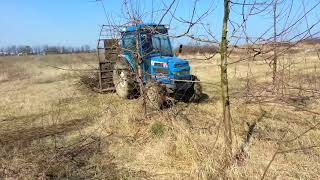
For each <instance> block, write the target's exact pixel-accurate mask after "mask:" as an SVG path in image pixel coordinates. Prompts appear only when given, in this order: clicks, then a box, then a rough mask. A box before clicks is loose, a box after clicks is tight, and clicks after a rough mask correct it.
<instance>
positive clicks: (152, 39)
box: [141, 33, 172, 56]
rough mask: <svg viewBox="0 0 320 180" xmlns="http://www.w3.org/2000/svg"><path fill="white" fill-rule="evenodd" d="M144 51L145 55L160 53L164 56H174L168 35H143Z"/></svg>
mask: <svg viewBox="0 0 320 180" xmlns="http://www.w3.org/2000/svg"><path fill="white" fill-rule="evenodd" d="M141 41H142V49H143V52H144V55H149V54H153V53H160V54H161V55H162V56H172V49H171V44H170V40H169V37H168V35H166V34H159V33H158V34H148V33H146V34H142V36H141Z"/></svg>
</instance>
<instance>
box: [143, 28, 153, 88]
mask: <svg viewBox="0 0 320 180" xmlns="http://www.w3.org/2000/svg"><path fill="white" fill-rule="evenodd" d="M141 48H142V61H143V70H144V72H145V81H146V82H149V81H150V80H151V57H150V52H151V51H152V44H151V36H150V34H146V33H142V34H141Z"/></svg>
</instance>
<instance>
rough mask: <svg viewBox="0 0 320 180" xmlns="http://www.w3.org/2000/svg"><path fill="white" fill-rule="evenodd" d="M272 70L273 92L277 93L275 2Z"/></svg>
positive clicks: (274, 11)
mask: <svg viewBox="0 0 320 180" xmlns="http://www.w3.org/2000/svg"><path fill="white" fill-rule="evenodd" d="M272 7H273V70H272V85H273V90H274V92H276V91H277V88H278V87H277V86H278V85H277V64H278V57H277V0H274V2H273V5H272Z"/></svg>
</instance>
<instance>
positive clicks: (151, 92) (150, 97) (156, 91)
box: [145, 82, 164, 110]
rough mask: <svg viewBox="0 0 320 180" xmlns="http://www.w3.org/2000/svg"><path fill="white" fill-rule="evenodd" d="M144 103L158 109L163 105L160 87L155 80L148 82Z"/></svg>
mask: <svg viewBox="0 0 320 180" xmlns="http://www.w3.org/2000/svg"><path fill="white" fill-rule="evenodd" d="M145 90H146V105H147V106H148V107H150V108H152V109H157V110H160V109H161V107H162V105H163V103H164V102H163V101H164V98H163V95H162V94H161V92H160V91H161V89H160V87H159V85H158V84H157V83H156V82H149V83H148V84H147V85H146V87H145Z"/></svg>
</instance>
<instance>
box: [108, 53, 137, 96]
mask: <svg viewBox="0 0 320 180" xmlns="http://www.w3.org/2000/svg"><path fill="white" fill-rule="evenodd" d="M113 84H114V87H115V88H116V92H117V94H118V96H119V97H121V98H123V99H128V98H130V97H131V96H132V92H133V91H134V79H133V76H132V72H131V69H130V67H129V64H128V63H127V62H125V61H124V60H122V59H120V60H118V61H117V62H116V64H115V65H114V67H113Z"/></svg>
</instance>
